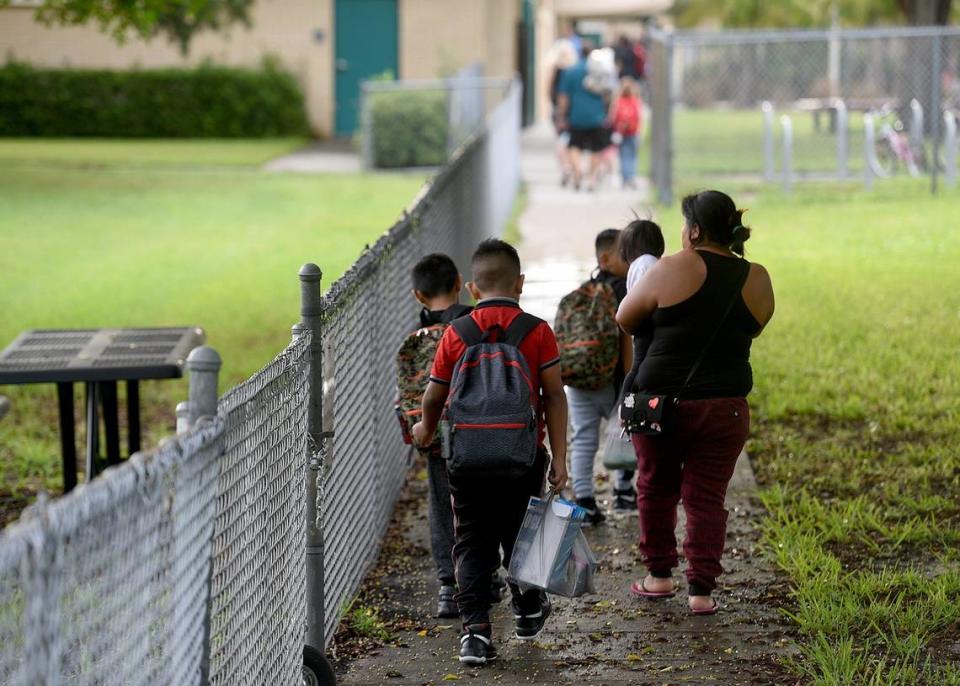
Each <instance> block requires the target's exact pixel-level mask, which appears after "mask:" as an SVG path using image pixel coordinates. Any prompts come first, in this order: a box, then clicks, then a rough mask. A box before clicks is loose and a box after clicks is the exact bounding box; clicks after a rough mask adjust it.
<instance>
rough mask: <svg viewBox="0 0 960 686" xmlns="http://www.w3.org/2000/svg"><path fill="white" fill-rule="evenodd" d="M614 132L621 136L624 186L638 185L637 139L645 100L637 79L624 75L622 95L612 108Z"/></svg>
mask: <svg viewBox="0 0 960 686" xmlns="http://www.w3.org/2000/svg"><path fill="white" fill-rule="evenodd" d="M611 110H612V115H611V119H612V120H613V131H614V134H615V135H616V136H617V137H619V140H620V142H619V144H618V146H619V149H620V176H621V178H622V179H623V186H624V188H636V187H637V141H638V139H639V137H640V124H641V122H642V119H643V102H642V101H641V100H640V89H639V87H638V84H637V82H636V81H635V80H633V79H632V78H630V77H629V76H624V77H623V78H622V79H621V80H620V95H619V96H618V97H617V99H616V100H615V101H614V103H613V107H612V108H611Z"/></svg>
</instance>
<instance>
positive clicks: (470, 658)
mask: <svg viewBox="0 0 960 686" xmlns="http://www.w3.org/2000/svg"><path fill="white" fill-rule="evenodd" d="M496 659H497V647H496V646H495V645H493V639H491V638H490V625H489V624H469V625H467V626H464V627H463V633H462V634H460V662H462V663H464V664H467V665H484V664H486V663H488V662H490V661H491V660H496Z"/></svg>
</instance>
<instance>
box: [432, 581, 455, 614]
mask: <svg viewBox="0 0 960 686" xmlns="http://www.w3.org/2000/svg"><path fill="white" fill-rule="evenodd" d="M456 592H457V587H456V586H446V585H444V586H441V587H440V592H439V593H438V594H437V617H442V618H446V619H449V618H451V617H459V616H460V608H458V607H457V601H456V600H454V599H453V597H454V595H455V594H456Z"/></svg>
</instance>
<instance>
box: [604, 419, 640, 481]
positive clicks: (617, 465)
mask: <svg viewBox="0 0 960 686" xmlns="http://www.w3.org/2000/svg"><path fill="white" fill-rule="evenodd" d="M603 466H604V467H606V468H607V469H626V470H629V471H635V470H636V469H637V453H636V451H634V449H633V443H632V442H631V441H630V434H626V435H624V433H623V427H622V426H620V420H619V419H617V418H616V417H613V418H612V419H610V421H608V422H607V442H606V443H604V445H603Z"/></svg>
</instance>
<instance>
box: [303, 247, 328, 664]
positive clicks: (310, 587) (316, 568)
mask: <svg viewBox="0 0 960 686" xmlns="http://www.w3.org/2000/svg"><path fill="white" fill-rule="evenodd" d="M299 275H300V326H301V328H302V329H306V330H309V331H310V333H311V335H312V338H311V341H310V397H309V401H308V405H307V450H308V455H307V459H308V461H309V462H308V469H307V474H306V479H307V484H306V485H307V493H306V495H307V541H306V544H307V548H306V556H307V559H306V576H307V597H306V603H307V633H306V644H307V645H308V646H310V647H312V648H314V649H316V650H318V651H320V652H321V653H322V652H323V651H324V648H325V643H326V642H325V640H324V596H323V528H322V526H321V522H320V516H321V514H322V512H321V509H320V503H319V498H320V491H319V489H318V488H317V479H318V478H319V476H320V473H321V472H320V470H321V468H322V466H323V465H321V464H320V458H321V452H322V450H323V441H324V435H323V338H322V321H321V319H322V316H323V302H322V300H321V298H320V280H321V278H322V277H323V272H321V271H320V267H318V266H317V265H315V264H313V263H307V264H305V265H303V266H302V267H301V268H300V273H299Z"/></svg>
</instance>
